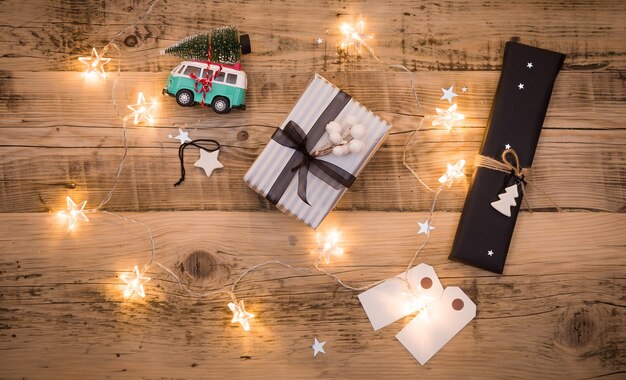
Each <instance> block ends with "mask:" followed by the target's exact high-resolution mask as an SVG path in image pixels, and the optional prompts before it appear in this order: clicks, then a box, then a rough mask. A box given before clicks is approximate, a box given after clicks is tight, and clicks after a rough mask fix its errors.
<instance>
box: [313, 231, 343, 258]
mask: <svg viewBox="0 0 626 380" xmlns="http://www.w3.org/2000/svg"><path fill="white" fill-rule="evenodd" d="M316 238H317V244H318V247H317V248H315V249H314V250H313V251H312V252H311V253H313V254H317V255H319V259H320V260H321V259H324V262H325V263H326V264H330V258H331V257H332V256H333V255H342V254H343V248H340V247H338V246H337V243H338V242H339V232H337V231H330V232H328V233H326V234H321V233H317V235H316Z"/></svg>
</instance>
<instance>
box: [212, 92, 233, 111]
mask: <svg viewBox="0 0 626 380" xmlns="http://www.w3.org/2000/svg"><path fill="white" fill-rule="evenodd" d="M211 107H212V108H213V111H215V112H216V113H228V112H230V102H229V101H228V99H226V98H225V97H223V96H216V97H215V98H214V99H213V103H211Z"/></svg>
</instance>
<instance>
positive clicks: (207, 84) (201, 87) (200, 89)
mask: <svg viewBox="0 0 626 380" xmlns="http://www.w3.org/2000/svg"><path fill="white" fill-rule="evenodd" d="M215 65H217V67H218V69H217V70H215V72H214V73H213V75H207V76H206V77H205V78H200V77H198V76H197V75H195V74H194V73H191V74H189V77H190V78H191V79H194V80H195V81H196V83H195V84H194V85H193V89H194V91H195V92H197V93H202V102H201V104H202V108H205V100H206V94H207V92H210V91H211V89H212V88H213V79H215V77H217V75H218V74H219V73H221V72H222V65H220V64H219V63H215ZM210 69H211V62H207V68H206V71H205V73H207V74H208V72H209V70H210Z"/></svg>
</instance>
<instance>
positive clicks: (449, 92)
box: [439, 85, 458, 104]
mask: <svg viewBox="0 0 626 380" xmlns="http://www.w3.org/2000/svg"><path fill="white" fill-rule="evenodd" d="M441 91H443V95H442V96H441V98H439V100H444V99H445V100H447V101H448V102H449V103H450V104H452V98H454V97H455V96H458V95H457V94H455V93H454V85H451V86H450V88H448V89H447V90H446V89H445V88H442V89H441Z"/></svg>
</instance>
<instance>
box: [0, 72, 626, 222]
mask: <svg viewBox="0 0 626 380" xmlns="http://www.w3.org/2000/svg"><path fill="white" fill-rule="evenodd" d="M325 75H326V74H325ZM165 76H166V74H165V73H161V74H139V73H134V74H127V73H125V74H123V76H122V79H121V81H120V85H119V88H118V91H117V92H116V94H117V99H118V104H119V105H118V106H119V107H121V112H122V114H126V112H125V111H126V110H125V105H126V104H129V103H134V99H133V96H134V94H135V93H136V92H137V91H139V90H143V91H144V92H145V93H146V94H147V95H148V94H149V95H150V96H158V99H159V100H160V108H159V111H158V122H157V125H156V126H155V127H144V126H139V127H134V126H131V128H130V129H129V133H128V138H129V146H130V149H131V150H130V158H129V160H128V161H127V163H126V170H125V171H124V173H123V175H122V178H121V181H122V182H121V184H122V185H121V186H120V187H119V189H118V191H117V193H116V194H115V196H114V198H113V201H112V202H111V203H110V204H109V205H108V207H109V208H110V209H112V210H136V211H147V210H153V211H154V210H172V209H177V210H198V209H204V210H251V211H254V210H258V209H259V207H261V208H262V209H265V210H268V209H272V207H270V205H269V203H268V202H267V201H265V200H264V199H262V198H260V197H259V196H257V194H256V193H254V192H253V191H252V190H250V189H248V188H247V186H246V185H245V184H244V182H243V175H244V174H245V172H246V171H247V169H248V168H249V167H250V165H251V164H252V162H253V161H254V159H255V158H256V156H257V155H258V154H259V153H260V152H261V150H262V149H263V147H264V146H265V145H266V144H267V142H268V141H269V139H270V137H271V134H272V133H273V131H274V129H275V128H276V127H277V126H279V125H280V123H281V122H282V120H283V119H284V118H285V117H286V115H287V113H288V112H289V109H290V108H291V106H292V105H293V103H294V102H295V101H296V99H297V98H298V96H299V95H300V93H301V92H302V89H303V88H305V87H306V83H307V82H308V80H309V79H310V77H311V74H310V73H305V74H290V75H287V76H285V75H278V74H266V73H260V74H259V75H254V74H250V78H251V79H250V84H249V91H248V109H247V110H246V111H245V112H236V111H233V112H231V113H230V114H228V115H225V116H219V115H216V114H215V113H214V112H212V111H211V110H206V109H202V108H201V107H200V106H196V107H194V108H181V107H178V106H177V105H176V102H175V101H174V100H173V99H172V98H170V97H165V96H160V95H158V94H159V93H160V89H161V86H162V85H163V83H164V80H165V79H164V78H165ZM326 76H327V77H328V79H329V80H331V81H333V82H334V83H335V84H336V85H337V86H339V87H341V88H343V89H345V90H346V91H348V92H349V93H351V94H352V95H353V96H354V97H355V98H356V99H357V100H359V101H360V102H362V103H363V104H364V105H365V106H367V107H369V108H371V109H372V110H374V111H375V112H376V113H378V114H380V115H381V116H383V117H384V118H385V119H387V120H388V121H389V122H390V123H391V124H392V125H393V129H392V132H391V136H390V137H389V138H388V139H387V141H386V143H385V144H384V145H383V148H382V149H381V150H380V151H379V152H378V153H377V154H376V156H375V157H374V159H373V160H372V161H371V162H370V164H369V165H368V167H367V168H366V169H365V171H364V172H363V173H362V175H361V176H360V177H359V178H358V180H357V181H356V183H355V185H354V186H353V188H352V189H351V191H349V192H348V193H347V195H346V196H345V197H344V198H343V199H342V201H341V202H340V203H339V205H338V209H340V210H411V211H420V210H426V209H428V207H429V206H430V194H429V193H428V192H424V191H421V188H419V187H418V188H417V189H416V187H415V184H416V183H415V180H414V179H413V177H412V176H411V174H410V173H409V172H408V171H407V170H405V169H404V168H403V167H402V151H403V149H404V145H405V144H406V142H407V141H408V138H409V136H410V135H409V134H408V133H407V132H409V131H411V130H413V129H414V128H416V126H417V123H418V122H419V117H417V116H416V115H417V114H419V112H418V110H417V109H416V108H417V107H416V106H415V104H414V102H413V101H412V98H411V96H410V89H409V86H408V78H407V76H406V74H401V73H391V72H389V73H387V72H386V73H368V74H364V73H354V74H353V73H350V74H348V73H327V75H326ZM498 77H499V74H498V73H496V72H493V73H491V72H480V73H470V72H463V73H427V72H419V73H416V75H415V80H416V82H417V83H418V90H419V92H420V94H422V93H423V95H421V96H422V100H423V103H424V108H425V110H427V114H428V115H429V116H428V117H427V119H426V121H425V126H424V129H423V132H422V133H420V135H419V136H418V137H417V138H416V139H415V140H414V141H413V143H412V145H411V147H410V151H409V152H410V156H409V163H410V164H411V165H412V166H413V167H415V168H416V169H417V170H418V171H419V172H420V173H421V175H422V176H423V177H424V179H425V180H426V181H428V183H431V184H433V183H436V179H437V178H438V176H439V175H440V174H441V172H442V171H443V170H444V169H445V165H446V163H447V162H456V161H457V160H458V159H460V158H464V159H466V160H467V161H468V162H469V163H470V164H471V162H473V157H474V156H475V155H476V153H477V152H478V148H479V146H480V143H481V141H482V136H483V134H484V128H485V126H486V124H487V118H488V117H489V111H490V107H491V101H492V99H493V96H494V92H495V87H496V85H497V80H498ZM28 78H33V79H35V80H36V81H37V82H38V83H44V85H43V88H40V89H35V88H34V87H33V86H29V85H28V83H30V82H28V81H27V79H28ZM449 82H450V83H455V84H457V87H458V86H463V85H466V86H468V88H469V89H470V92H469V94H467V95H462V96H460V99H459V101H458V104H459V107H461V110H462V111H463V112H465V113H466V114H467V119H466V120H465V121H464V122H463V123H462V126H460V127H459V128H455V129H454V130H453V131H452V132H447V131H445V130H442V129H440V128H433V127H431V126H430V121H431V120H432V116H430V115H432V113H434V108H435V106H442V102H441V101H439V97H440V92H441V91H440V90H439V88H440V87H443V86H446V83H449ZM59 83H64V84H65V85H64V86H59ZM111 86H112V83H111V81H109V82H108V83H105V82H95V83H93V82H86V81H85V79H84V78H83V77H82V76H81V75H80V74H79V73H35V74H31V73H23V72H18V73H15V74H11V76H9V77H7V86H6V87H4V91H6V92H5V98H4V99H6V102H5V103H4V109H3V111H4V117H3V118H2V119H0V141H2V142H4V144H3V149H2V151H0V170H1V173H2V179H3V181H2V182H1V183H2V187H1V188H0V200H2V202H0V211H1V212H11V211H13V212H16V211H19V212H37V211H44V210H47V209H56V208H58V207H60V206H61V205H62V204H63V199H64V196H63V195H62V194H60V192H63V191H64V190H65V187H66V184H68V183H74V184H76V186H77V191H79V192H80V193H81V196H83V197H84V198H85V199H87V200H89V202H90V204H93V203H96V202H99V199H101V198H102V197H103V196H104V195H105V194H106V192H108V191H109V189H110V186H111V184H112V181H113V176H114V173H115V171H116V170H117V165H118V163H119V160H120V159H121V153H122V149H121V146H122V138H121V132H122V131H121V122H120V120H119V119H117V118H116V116H115V112H113V111H112V102H111V101H110V100H107V99H108V98H110V95H111ZM370 88H376V89H380V91H376V92H372V91H369V90H368V89H370ZM77 94H80V96H77ZM625 97H626V94H625V91H624V86H623V78H620V75H618V74H614V73H597V74H589V73H564V74H563V75H562V76H560V77H559V78H558V80H557V85H556V90H555V93H554V97H553V100H552V102H551V105H550V109H549V113H548V117H547V119H546V122H545V125H544V130H543V132H542V137H541V140H540V144H539V148H538V151H537V157H536V161H535V164H534V175H535V178H536V181H535V182H536V183H537V184H541V186H540V189H541V190H542V191H544V192H546V193H548V194H551V197H554V201H555V202H557V204H558V205H559V206H561V207H564V208H582V209H589V210H604V211H619V212H622V211H624V204H625V194H626V184H625V182H624V181H623V180H620V179H621V178H624V176H625V175H626V172H625V168H626V157H625V156H624V153H625V152H626V128H624V119H626V108H625V107H623V106H621V105H622V104H623V99H624V98H625ZM16 98H17V99H21V101H20V102H13V101H9V100H10V99H16ZM574 109H575V110H576V111H575V112H573V111H572V110H574ZM177 127H183V128H185V129H186V130H188V131H189V132H190V135H191V136H192V137H193V138H214V139H217V140H218V141H220V142H221V143H222V144H223V145H224V148H223V149H222V150H221V156H220V157H221V160H222V161H223V162H224V164H225V169H223V170H221V171H219V172H216V174H215V175H214V177H212V178H206V177H204V176H203V174H202V171H201V169H193V168H192V167H191V164H192V162H193V160H194V159H195V157H197V156H198V153H197V152H190V153H188V155H187V158H188V165H189V166H190V167H191V170H190V175H189V176H188V179H187V181H186V182H185V184H184V186H183V187H180V188H174V187H173V186H172V185H173V183H175V182H176V180H177V179H178V175H179V174H178V165H179V163H178V156H177V153H178V152H177V150H178V146H179V144H178V141H177V140H169V139H168V137H167V135H168V134H170V133H172V134H174V135H177V134H178V130H177ZM562 168H567V170H563V169H562ZM469 175H471V169H470V170H468V176H469ZM564 179H567V181H568V182H569V184H570V186H569V187H568V189H567V190H564V191H562V190H563V189H561V187H562V186H561V184H562V183H563V180H564ZM383 189H384V192H385V194H386V196H381V195H382V191H381V190H383ZM138 190H139V191H141V193H142V196H141V197H139V196H137V191H138ZM466 190H467V183H465V184H464V185H463V186H455V187H454V188H452V189H451V191H450V192H448V193H446V194H445V195H444V197H443V198H442V200H441V203H440V207H442V208H443V209H447V210H455V211H459V210H460V209H461V208H462V206H463V199H464V196H465V191H466ZM531 205H532V206H534V207H535V208H539V209H541V208H546V207H553V205H552V203H551V202H549V201H548V200H547V199H546V198H545V197H536V199H535V198H531Z"/></svg>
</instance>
